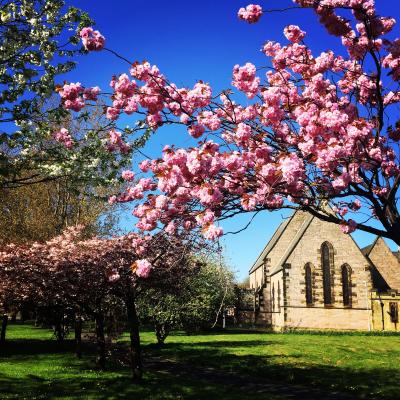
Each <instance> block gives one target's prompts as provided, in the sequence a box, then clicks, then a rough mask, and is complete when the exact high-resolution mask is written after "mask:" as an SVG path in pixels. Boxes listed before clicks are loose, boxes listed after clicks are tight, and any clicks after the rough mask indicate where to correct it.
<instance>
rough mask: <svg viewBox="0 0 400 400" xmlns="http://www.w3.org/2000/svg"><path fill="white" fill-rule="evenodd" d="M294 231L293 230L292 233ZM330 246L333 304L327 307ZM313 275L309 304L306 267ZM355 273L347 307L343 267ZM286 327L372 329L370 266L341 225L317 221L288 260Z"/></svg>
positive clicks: (312, 223)
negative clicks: (325, 270) (326, 249)
mask: <svg viewBox="0 0 400 400" xmlns="http://www.w3.org/2000/svg"><path fill="white" fill-rule="evenodd" d="M290 228H291V227H290V226H289V227H288V229H290ZM324 242H327V243H329V246H330V248H331V250H332V257H331V277H330V282H331V287H332V302H331V304H330V305H325V304H324V295H323V274H322V259H321V257H322V254H321V245H322V244H323V243H324ZM307 263H310V264H311V266H312V271H313V278H312V293H313V303H312V304H311V305H307V304H306V293H305V292H306V290H305V289H306V287H305V265H306V264H307ZM345 264H347V265H348V267H349V269H350V271H351V274H350V276H351V284H350V288H351V296H350V298H351V306H344V305H343V290H342V269H341V268H342V265H345ZM284 277H285V281H286V282H285V286H286V321H285V327H289V328H313V329H315V328H316V329H362V330H367V329H368V328H369V324H370V323H369V322H368V321H369V319H370V310H369V308H370V305H369V295H368V293H369V291H370V290H371V289H372V287H371V285H372V282H371V274H370V272H369V263H368V261H367V260H366V259H365V257H364V256H363V255H362V253H361V251H360V249H359V248H358V246H357V245H356V243H355V242H354V241H353V239H352V238H351V236H349V235H345V234H343V233H342V232H341V231H340V228H339V227H338V225H335V224H331V223H328V222H323V221H320V220H318V219H316V218H314V219H313V221H312V222H311V224H310V225H309V227H308V228H307V230H306V231H305V232H304V235H303V236H302V238H301V239H300V241H299V243H298V244H297V246H296V247H295V248H294V249H293V252H292V253H291V255H290V256H289V258H288V260H287V265H286V268H285V274H284Z"/></svg>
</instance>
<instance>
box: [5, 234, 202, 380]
mask: <svg viewBox="0 0 400 400" xmlns="http://www.w3.org/2000/svg"><path fill="white" fill-rule="evenodd" d="M195 243H196V242H195V241H193V240H192V239H191V238H190V237H188V236H186V237H167V236H166V235H163V234H159V235H156V236H154V237H144V236H140V235H137V234H129V235H125V236H120V237H115V238H111V239H99V238H89V239H88V238H85V236H84V230H83V227H79V226H78V227H73V228H68V229H67V230H65V231H64V232H63V234H62V235H59V236H57V237H55V238H53V239H51V240H49V241H47V242H45V243H41V244H39V243H34V244H32V245H29V246H28V245H14V244H12V245H7V246H4V247H3V248H2V249H1V251H0V306H1V308H3V309H4V311H5V312H8V311H9V310H11V309H12V308H14V309H19V308H20V307H21V306H22V305H26V304H29V305H30V307H31V309H32V310H33V311H36V312H41V313H45V317H47V319H48V316H49V315H50V316H51V321H52V323H53V324H54V325H55V328H56V333H58V337H61V336H62V332H63V330H62V326H63V321H62V319H63V318H64V315H69V317H70V318H69V321H68V322H70V320H71V319H72V318H73V317H75V319H76V326H75V339H76V345H77V354H78V356H80V343H81V338H80V332H81V329H82V328H81V318H82V316H87V317H88V318H91V319H94V320H95V322H96V336H97V347H98V358H97V362H98V365H99V366H100V367H101V368H104V367H105V361H106V351H105V350H106V347H105V332H104V325H105V318H104V317H105V316H104V314H105V310H106V309H107V307H108V305H109V304H108V302H109V301H110V300H112V299H113V298H118V299H120V300H121V301H122V302H123V303H124V305H125V308H126V313H127V320H128V326H129V331H130V337H131V347H130V355H131V360H132V371H133V377H134V378H135V379H136V378H139V379H140V378H141V375H142V361H141V351H140V336H139V320H138V317H137V312H136V299H137V297H138V296H140V295H141V293H142V292H143V291H146V290H149V289H150V288H153V289H157V288H159V287H161V286H171V287H172V286H174V284H175V281H176V280H177V276H178V275H179V274H182V273H184V272H185V271H186V270H188V269H191V268H193V265H194V262H193V261H192V257H191V252H192V251H193V250H194V249H195ZM144 257H145V258H144ZM175 286H176V285H175ZM3 331H4V332H5V328H4V329H3Z"/></svg>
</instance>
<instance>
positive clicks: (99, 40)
mask: <svg viewBox="0 0 400 400" xmlns="http://www.w3.org/2000/svg"><path fill="white" fill-rule="evenodd" d="M79 35H80V37H81V38H82V43H83V46H84V47H85V49H86V50H88V51H99V50H101V49H102V48H103V47H104V43H105V38H104V36H103V35H101V34H100V32H99V31H94V30H93V28H90V27H87V28H83V29H81V31H80V32H79Z"/></svg>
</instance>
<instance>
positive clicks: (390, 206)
mask: <svg viewBox="0 0 400 400" xmlns="http://www.w3.org/2000/svg"><path fill="white" fill-rule="evenodd" d="M294 3H296V4H295V6H294V8H311V9H313V10H314V11H315V13H316V14H317V16H318V18H319V22H320V23H321V24H322V25H323V26H324V27H325V28H326V31H327V34H329V35H333V36H336V37H338V38H339V40H341V43H342V45H343V50H344V52H343V54H334V52H333V51H331V50H328V51H325V52H323V53H321V54H319V55H314V54H313V53H312V50H311V49H310V48H309V47H308V46H307V44H306V39H307V37H306V33H305V32H304V31H302V30H301V29H300V28H299V27H298V26H296V25H289V26H287V27H286V28H285V30H284V35H285V37H286V39H287V43H285V44H280V43H275V42H270V41H269V42H266V43H265V45H264V47H263V51H264V53H265V55H266V56H267V57H268V58H269V60H270V62H271V66H270V67H269V68H268V69H267V72H266V73H265V74H264V73H263V72H262V70H257V68H256V67H255V66H254V65H253V64H251V63H246V64H245V65H242V66H239V65H236V66H234V68H233V80H232V86H233V87H234V88H236V89H237V91H239V92H241V93H243V94H244V95H245V96H246V97H247V98H248V99H250V101H248V102H247V105H241V104H240V98H241V97H240V96H235V95H234V94H233V93H232V90H230V89H229V90H226V91H223V92H222V93H220V95H219V96H218V95H216V94H213V92H212V88H211V87H210V86H209V85H208V84H206V83H204V82H198V83H196V84H195V86H194V87H193V88H185V87H178V86H177V85H175V84H174V83H171V82H169V81H168V79H167V78H166V77H165V76H164V75H163V74H162V73H161V72H160V71H159V70H158V68H157V67H156V66H154V65H150V64H149V63H148V62H144V63H133V64H132V65H131V68H130V69H129V74H130V75H131V77H129V76H128V74H126V73H124V74H122V75H119V76H116V77H113V78H112V80H111V87H112V89H113V93H112V97H111V104H110V105H109V107H108V108H107V112H106V116H107V118H109V119H110V120H112V121H114V120H117V119H118V118H119V117H120V116H121V115H123V114H128V115H129V114H133V113H136V115H137V116H138V117H140V116H141V115H143V114H144V115H145V117H144V120H143V121H142V122H140V123H139V124H138V129H144V128H151V129H152V130H157V129H158V128H159V127H160V126H162V125H163V124H171V123H176V124H177V125H185V126H186V127H187V131H188V133H189V135H191V136H192V137H193V138H195V139H199V142H198V145H197V146H195V147H192V148H175V147H174V146H166V147H165V148H164V150H163V155H162V157H161V158H159V159H154V160H146V161H144V162H142V163H141V164H140V168H141V170H142V172H143V173H148V174H149V176H148V177H138V178H140V179H136V180H133V179H132V181H133V182H132V184H131V185H130V187H128V188H127V190H126V191H125V192H124V193H122V194H121V195H119V196H113V197H111V199H110V200H111V201H120V202H128V201H133V200H137V199H143V201H142V202H141V204H139V205H138V206H136V207H135V209H134V215H135V216H136V217H137V218H138V219H139V222H138V223H137V227H138V228H139V229H141V230H153V229H155V228H156V227H157V226H159V223H160V222H161V223H162V224H163V225H164V226H165V228H166V230H167V232H170V233H172V232H174V231H176V230H177V229H181V228H183V229H193V228H200V229H201V230H202V232H203V234H204V236H205V237H206V238H208V239H214V238H216V237H218V236H220V235H222V233H223V232H222V229H221V228H220V227H218V226H217V225H216V222H217V221H221V220H223V219H226V218H230V217H232V216H234V215H236V214H238V213H246V212H259V211H263V210H276V209H279V208H283V207H286V208H293V209H302V210H305V211H307V212H310V213H312V214H313V215H315V216H316V217H318V218H320V219H322V220H325V221H329V222H333V223H336V224H339V225H340V227H341V229H342V230H343V231H344V232H345V233H350V232H352V231H354V230H355V229H356V228H359V229H361V230H364V231H366V232H369V233H372V234H378V235H381V236H384V237H387V238H390V239H392V240H394V241H395V242H396V243H397V244H400V214H399V209H398V188H399V185H400V173H399V172H400V170H399V152H398V141H399V140H400V131H399V129H400V128H399V123H398V122H397V120H396V119H394V117H393V116H392V117H391V118H389V117H388V116H390V115H392V114H391V110H394V109H395V108H396V106H397V105H398V103H399V100H400V92H399V91H398V80H399V79H400V39H394V40H392V39H389V38H388V37H386V36H385V35H386V34H387V33H389V32H390V31H391V30H392V28H393V27H394V25H395V21H394V19H393V18H390V17H381V16H379V15H378V14H377V12H376V9H375V4H374V1H373V0H318V1H314V0H294ZM267 11H268V10H264V11H263V10H262V7H261V6H259V5H249V6H248V7H246V8H242V9H240V10H239V13H238V16H239V18H241V19H243V20H245V21H247V22H249V23H254V22H257V21H258V20H259V18H260V17H261V16H262V14H263V13H267ZM343 15H344V16H343ZM348 18H350V19H348ZM96 35H97V36H96ZM82 37H83V39H84V45H85V46H86V47H87V48H88V49H90V48H96V49H99V48H101V46H102V42H101V41H100V40H99V37H98V34H97V33H94V32H93V30H91V29H86V30H85V31H84V32H82ZM85 41H86V42H85ZM88 41H90V44H89V42H88ZM132 78H134V79H132ZM85 90H89V89H84V88H83V87H78V88H76V86H73V84H68V85H66V86H64V91H63V92H62V93H61V96H62V98H63V102H64V105H65V107H66V108H75V109H82V108H84V107H85V103H86V101H85V99H84V91H85ZM92 90H93V89H92ZM238 99H239V101H238ZM67 101H70V102H72V103H67ZM109 135H110V144H111V148H113V149H120V148H121V146H122V148H123V146H124V144H123V142H122V140H121V134H120V133H118V132H117V131H115V130H112V131H110V132H109ZM151 193H152V194H151ZM326 202H328V203H329V204H330V205H331V206H332V207H333V209H334V211H335V212H331V211H329V208H327V207H325V203H326ZM351 214H353V215H354V216H353V215H351ZM374 219H375V220H377V221H378V222H379V224H378V227H377V225H376V224H374V223H373V220H374ZM355 220H357V223H356V222H355Z"/></svg>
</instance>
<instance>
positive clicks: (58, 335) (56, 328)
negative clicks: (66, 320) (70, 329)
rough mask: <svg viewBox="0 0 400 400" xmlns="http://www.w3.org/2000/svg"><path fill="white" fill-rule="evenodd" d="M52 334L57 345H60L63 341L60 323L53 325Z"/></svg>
mask: <svg viewBox="0 0 400 400" xmlns="http://www.w3.org/2000/svg"><path fill="white" fill-rule="evenodd" d="M54 333H55V335H56V338H57V342H58V343H62V342H63V340H64V335H63V327H62V323H61V321H59V320H57V321H56V323H55V325H54Z"/></svg>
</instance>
